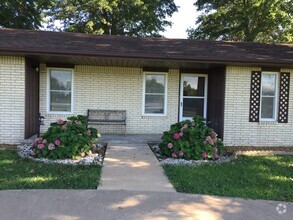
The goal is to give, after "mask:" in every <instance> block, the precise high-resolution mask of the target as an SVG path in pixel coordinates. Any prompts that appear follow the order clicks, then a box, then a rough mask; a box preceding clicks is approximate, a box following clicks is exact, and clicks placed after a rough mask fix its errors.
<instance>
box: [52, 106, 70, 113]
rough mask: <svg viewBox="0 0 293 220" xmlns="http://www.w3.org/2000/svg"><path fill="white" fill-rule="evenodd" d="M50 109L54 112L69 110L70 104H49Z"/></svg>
mask: <svg viewBox="0 0 293 220" xmlns="http://www.w3.org/2000/svg"><path fill="white" fill-rule="evenodd" d="M50 111H54V112H70V111H71V106H70V105H62V104H60V105H54V104H52V105H50Z"/></svg>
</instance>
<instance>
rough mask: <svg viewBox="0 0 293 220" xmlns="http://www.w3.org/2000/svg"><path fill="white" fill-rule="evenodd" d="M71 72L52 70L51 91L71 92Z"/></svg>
mask: <svg viewBox="0 0 293 220" xmlns="http://www.w3.org/2000/svg"><path fill="white" fill-rule="evenodd" d="M71 80H72V73H71V71H66V70H51V74H50V89H51V90H71Z"/></svg>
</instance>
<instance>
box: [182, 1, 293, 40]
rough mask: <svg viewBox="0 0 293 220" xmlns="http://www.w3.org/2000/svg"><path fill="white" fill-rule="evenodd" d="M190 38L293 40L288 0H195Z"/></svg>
mask: <svg viewBox="0 0 293 220" xmlns="http://www.w3.org/2000/svg"><path fill="white" fill-rule="evenodd" d="M194 5H195V6H196V7H197V10H199V11H200V12H202V14H201V15H200V16H199V17H198V19H197V21H196V25H197V28H192V29H189V30H187V32H188V37H189V38H194V39H212V40H230V41H257V42H283V43H285V42H286V43H292V42H293V7H292V0H198V1H196V2H195V4H194Z"/></svg>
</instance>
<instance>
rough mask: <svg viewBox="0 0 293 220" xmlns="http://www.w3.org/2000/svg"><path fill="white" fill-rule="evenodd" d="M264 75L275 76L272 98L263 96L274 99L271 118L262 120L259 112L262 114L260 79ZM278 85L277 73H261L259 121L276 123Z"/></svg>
mask: <svg viewBox="0 0 293 220" xmlns="http://www.w3.org/2000/svg"><path fill="white" fill-rule="evenodd" d="M265 74H269V75H275V76H276V82H275V95H274V96H264V97H275V99H274V109H273V111H274V112H273V118H262V117H261V112H262V98H263V95H262V79H263V75H265ZM278 83H279V73H278V72H270V71H263V72H262V73H261V84H260V85H261V87H260V103H259V105H260V111H259V120H260V121H276V120H277V111H278V110H277V107H278V105H277V103H278V95H279V94H278V90H279V87H278V85H279V84H278Z"/></svg>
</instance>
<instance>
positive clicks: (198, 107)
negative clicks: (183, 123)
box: [183, 98, 204, 117]
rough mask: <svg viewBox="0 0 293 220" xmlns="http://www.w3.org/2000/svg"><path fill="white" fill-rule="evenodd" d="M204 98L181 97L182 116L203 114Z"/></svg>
mask: <svg viewBox="0 0 293 220" xmlns="http://www.w3.org/2000/svg"><path fill="white" fill-rule="evenodd" d="M203 109H204V99H194V98H183V117H194V116H195V115H200V116H203Z"/></svg>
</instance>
